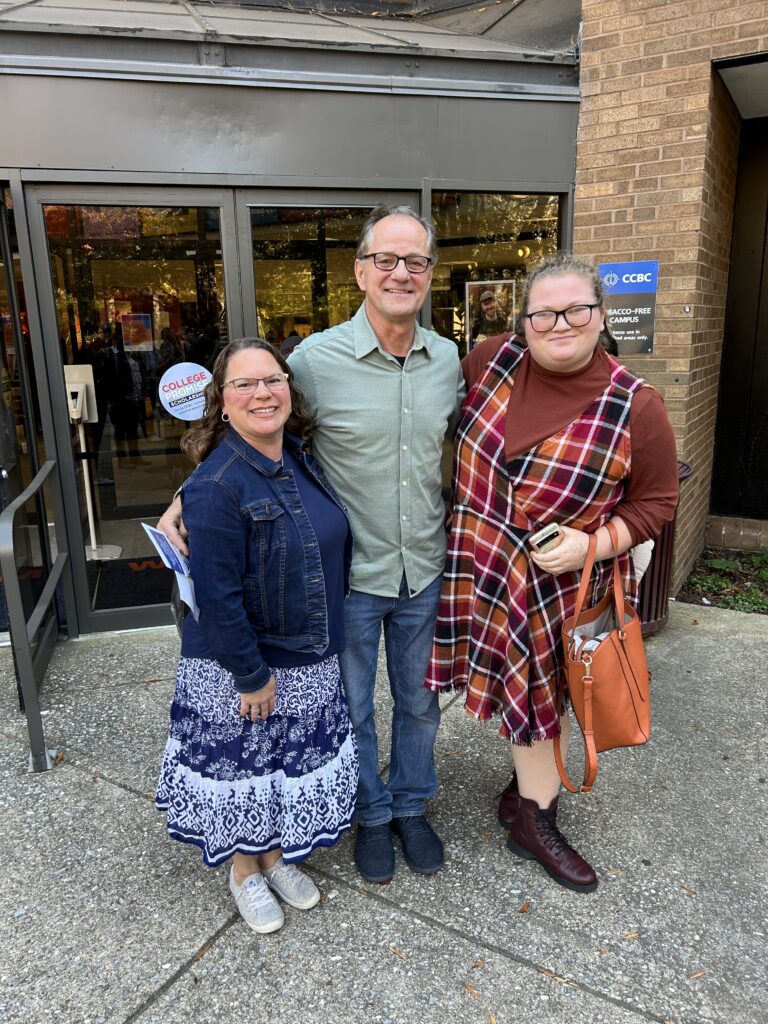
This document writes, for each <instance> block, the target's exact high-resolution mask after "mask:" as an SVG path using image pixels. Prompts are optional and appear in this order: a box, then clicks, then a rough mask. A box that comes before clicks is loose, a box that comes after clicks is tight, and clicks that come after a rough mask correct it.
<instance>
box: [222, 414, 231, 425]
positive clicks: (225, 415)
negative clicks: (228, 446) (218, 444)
mask: <svg viewBox="0 0 768 1024" xmlns="http://www.w3.org/2000/svg"><path fill="white" fill-rule="evenodd" d="M221 422H222V423H229V416H228V414H227V413H225V412H223V413H222V414H221Z"/></svg>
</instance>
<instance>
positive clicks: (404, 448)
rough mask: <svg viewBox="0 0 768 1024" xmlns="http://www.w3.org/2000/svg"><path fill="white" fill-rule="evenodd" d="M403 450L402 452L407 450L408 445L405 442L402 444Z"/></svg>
mask: <svg viewBox="0 0 768 1024" xmlns="http://www.w3.org/2000/svg"><path fill="white" fill-rule="evenodd" d="M403 451H404V452H407V451H408V445H407V444H404V445H403Z"/></svg>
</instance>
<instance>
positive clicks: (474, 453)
mask: <svg viewBox="0 0 768 1024" xmlns="http://www.w3.org/2000/svg"><path fill="white" fill-rule="evenodd" d="M520 322H521V323H522V325H523V330H524V332H525V338H524V339H523V338H520V337H517V336H515V337H512V338H509V339H508V340H505V339H504V338H503V337H502V338H489V339H488V340H487V341H485V342H484V343H482V344H481V345H478V346H477V347H476V348H474V349H473V350H472V352H471V353H470V354H469V355H468V356H467V357H466V358H465V360H464V363H463V368H464V372H465V376H466V381H467V387H468V394H467V399H466V401H465V403H464V407H463V411H462V412H463V416H462V421H461V423H460V424H459V428H458V431H457V435H456V456H455V464H454V479H453V521H452V530H451V537H450V540H449V543H448V560H447V566H446V576H445V581H444V584H443V591H442V595H441V601H440V609H439V612H438V617H437V628H436V634H435V645H434V650H433V654H432V663H431V665H430V670H429V674H428V676H427V684H428V685H429V686H430V687H431V688H432V689H434V690H438V691H440V690H448V689H450V688H451V687H458V688H460V689H463V690H466V694H467V697H466V708H467V711H468V712H469V713H470V714H471V715H472V716H473V717H475V718H477V719H479V720H481V721H489V720H490V719H491V718H492V717H493V716H494V715H496V716H498V718H499V724H500V732H501V734H502V736H504V737H505V738H506V739H507V740H508V741H509V743H510V748H511V753H512V761H513V764H514V769H515V775H514V776H513V778H512V781H511V782H510V784H509V785H508V786H507V788H506V790H505V791H504V794H503V795H502V799H501V803H500V805H499V811H498V815H499V818H500V820H501V821H502V823H503V824H504V825H505V826H506V827H507V828H508V829H509V837H508V846H509V848H510V849H511V850H512V851H513V852H514V853H515V854H517V855H518V856H521V857H524V858H526V859H528V860H535V861H538V862H539V863H540V864H541V865H542V867H543V868H544V869H545V871H547V873H548V874H549V875H550V877H552V878H553V879H554V880H555V881H556V882H558V883H559V884H560V885H563V886H565V887H566V888H569V889H572V890H574V891H576V892H591V891H592V890H593V889H595V888H596V886H597V875H596V873H595V871H594V870H593V868H592V867H591V866H590V864H588V863H587V861H586V860H585V859H584V858H583V857H582V856H581V855H580V854H579V853H578V852H577V851H576V850H575V849H573V847H571V846H570V845H569V844H568V843H567V842H566V840H565V838H564V837H563V835H562V834H561V833H560V831H559V830H558V827H557V810H558V799H559V797H558V793H559V789H560V776H559V773H558V770H557V766H556V763H555V757H554V745H555V744H556V743H559V744H560V748H561V751H562V753H563V758H565V753H566V750H567V747H568V737H569V733H570V725H569V718H568V714H567V709H566V708H564V707H561V706H559V703H558V698H557V694H558V687H559V684H561V683H562V682H564V678H563V676H564V672H565V667H564V658H563V651H562V642H561V641H562V636H561V634H562V627H563V622H564V620H565V619H566V618H567V617H568V616H569V615H571V614H572V613H573V610H574V605H575V601H576V593H577V591H578V586H579V581H580V570H581V568H582V566H583V565H584V560H585V556H586V553H587V548H588V545H589V536H590V534H593V535H594V536H595V539H596V542H597V559H598V560H597V561H596V562H595V569H594V575H593V578H592V581H591V583H592V588H591V594H590V602H589V603H590V604H593V603H595V601H596V600H597V599H598V598H599V597H602V595H603V594H604V593H605V591H606V588H607V587H608V584H609V582H610V577H611V571H612V565H613V556H614V550H613V545H612V540H611V536H610V532H609V530H608V529H607V528H606V523H608V522H610V523H611V524H612V526H613V527H615V529H616V531H617V534H618V550H617V551H616V554H618V555H619V556H620V565H621V567H622V570H623V572H624V575H625V588H626V592H627V595H628V597H629V599H630V600H631V601H632V602H633V603H634V602H635V601H636V586H635V576H634V573H633V567H632V562H631V559H630V556H629V553H628V552H629V549H630V547H632V545H633V544H636V543H637V542H638V541H642V540H644V539H646V538H648V537H652V536H654V535H656V534H657V533H658V531H659V529H660V528H661V526H662V525H663V524H664V523H665V522H666V521H668V520H670V519H671V518H672V516H673V515H674V511H675V506H676V504H677V495H678V480H677V457H676V451H675V439H674V435H673V433H672V428H671V427H670V424H669V420H668V419H667V415H666V412H665V411H664V404H663V402H662V400H661V397H660V396H659V395H658V393H657V392H656V391H654V390H653V388H650V387H648V386H647V385H646V384H645V382H644V381H642V380H640V379H638V378H637V377H635V376H634V375H633V374H631V373H630V372H629V371H628V370H627V369H625V367H623V366H621V365H620V364H619V363H617V362H616V361H615V360H614V359H612V358H611V357H610V356H608V354H607V353H606V352H605V351H604V349H603V347H602V345H601V344H600V336H601V333H602V332H603V331H604V329H605V307H604V303H603V295H602V290H601V285H600V279H599V276H598V274H597V272H596V271H595V269H594V268H593V267H591V266H590V265H589V264H586V263H583V262H581V261H579V260H577V259H575V258H574V257H571V256H568V255H565V254H560V253H559V254H556V255H555V256H552V257H548V258H547V259H546V260H545V261H544V262H543V263H542V264H541V265H540V266H539V267H537V268H536V269H535V270H533V271H532V273H531V274H530V275H529V276H528V278H527V280H526V284H525V290H524V293H523V309H522V315H521V317H520ZM526 343H527V344H526ZM478 467H480V468H478ZM552 523H556V524H558V525H559V526H560V529H561V533H562V536H561V539H560V540H559V542H557V543H556V544H555V545H553V546H552V548H551V549H550V550H546V551H541V552H537V551H536V550H535V549H534V548H533V547H531V546H530V545H529V538H530V537H531V534H532V533H534V532H536V531H538V530H539V529H540V528H542V527H544V526H546V525H549V524H552Z"/></svg>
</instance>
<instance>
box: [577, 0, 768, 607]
mask: <svg viewBox="0 0 768 1024" xmlns="http://www.w3.org/2000/svg"><path fill="white" fill-rule="evenodd" d="M582 17H583V20H584V29H583V50H582V61H581V93H582V100H581V113H580V117H579V130H578V142H577V152H576V191H575V203H574V250H575V251H576V252H579V253H581V254H582V255H587V256H589V257H591V258H593V259H595V260H600V261H606V262H608V261H611V260H640V259H658V260H659V293H658V298H657V305H656V333H655V338H654V350H653V353H652V354H651V355H649V356H633V357H628V358H627V360H626V362H627V365H628V366H629V367H630V368H631V369H632V370H633V371H634V372H636V373H638V374H640V375H641V376H643V377H644V378H645V379H646V380H648V381H649V383H651V384H653V385H654V386H656V387H658V388H659V390H660V391H661V393H662V394H663V395H664V398H665V401H666V405H667V410H668V412H669V416H670V420H671V421H672V425H673V427H674V430H675V435H676V437H677V443H678V454H679V457H680V458H681V459H684V460H685V461H687V462H690V463H691V464H692V465H693V466H694V468H695V474H694V476H693V477H692V478H691V479H690V480H689V481H688V482H687V483H686V484H684V485H683V491H682V501H681V506H680V510H679V513H678V529H677V540H676V544H675V564H674V570H673V580H672V589H673V592H675V591H676V589H677V588H678V587H679V586H680V584H681V583H682V581H683V579H684V578H685V576H686V575H687V572H688V570H689V569H690V566H691V564H692V562H693V561H694V560H695V558H696V555H697V554H698V552H699V551H700V549H701V546H702V545H703V542H704V533H705V529H706V518H707V514H708V512H709V491H710V480H711V471H712V451H713V447H714V426H715V412H716V404H717V387H718V375H719V368H720V352H721V348H722V339H723V319H724V314H725V299H726V290H727V283H728V266H729V253H730V242H731V228H732V215H733V202H734V189H735V181H736V167H737V158H738V145H739V129H740V117H739V114H738V112H737V111H736V108H735V107H734V105H733V102H732V101H731V98H730V96H729V95H728V92H727V90H726V89H725V87H724V86H723V84H722V82H721V80H720V78H719V76H718V75H717V73H716V72H715V71H713V68H712V61H713V60H717V59H722V58H725V57H735V56H743V55H746V54H751V53H756V52H760V51H768V2H762V3H747V2H738V0H685V2H680V3H675V2H669V0H583V2H582ZM686 307H689V311H686Z"/></svg>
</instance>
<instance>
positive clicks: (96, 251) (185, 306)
mask: <svg viewBox="0 0 768 1024" xmlns="http://www.w3.org/2000/svg"><path fill="white" fill-rule="evenodd" d="M44 214H45V225H46V232H47V236H48V246H49V254H50V264H51V273H52V277H53V285H54V297H55V303H56V321H57V328H58V337H57V339H50V338H49V339H46V343H47V344H48V345H51V344H57V343H58V346H59V348H60V351H61V355H62V359H63V361H64V363H65V364H75V363H79V364H87V365H90V366H91V367H92V369H93V378H94V389H95V393H96V405H97V411H98V419H97V422H96V423H93V424H91V425H90V426H88V427H87V449H86V452H85V453H82V452H80V450H79V446H78V444H77V435H76V432H75V431H74V430H73V434H72V439H73V448H74V452H75V459H76V463H77V464H78V465H80V464H81V463H82V460H83V459H87V460H88V466H89V473H88V476H89V478H90V487H91V495H92V501H93V506H94V510H95V518H96V520H97V530H96V534H97V550H98V553H97V555H96V557H95V558H93V557H91V558H90V560H89V562H88V574H89V582H90V587H91V602H92V606H93V607H94V608H114V607H124V606H127V605H143V604H154V603H161V602H163V603H164V602H165V601H167V600H168V597H169V594H170V588H171V574H170V573H169V572H168V571H167V570H165V569H164V568H163V567H162V563H160V561H159V559H157V558H156V557H155V554H154V549H153V548H152V547H151V545H150V544H149V541H148V540H147V538H146V536H145V535H144V531H143V530H142V529H141V526H140V523H141V520H142V519H147V518H153V517H156V516H158V515H159V514H160V513H161V512H162V510H163V509H164V508H165V506H166V504H167V502H168V496H169V494H171V493H172V492H173V490H174V489H175V488H176V487H177V486H178V485H179V484H180V483H181V482H182V480H184V478H185V477H186V476H187V475H188V473H189V469H190V466H189V463H188V462H187V460H186V459H185V458H184V457H183V456H182V454H181V452H180V449H179V440H180V438H181V435H182V434H183V433H184V431H185V429H186V428H187V426H188V424H187V423H186V422H184V421H181V420H178V419H176V418H174V417H173V416H172V415H170V414H169V413H168V412H167V411H166V410H165V409H164V408H163V406H162V403H161V402H160V396H159V390H158V389H159V383H160V380H161V378H162V376H163V374H164V373H165V372H166V371H167V370H168V369H170V368H171V367H173V366H174V365H176V364H178V363H180V362H184V361H189V362H194V363H199V364H201V365H202V366H205V367H206V368H207V369H210V368H211V367H212V365H213V362H214V360H215V358H216V356H217V354H218V352H219V351H220V350H221V348H222V347H223V345H225V344H226V342H227V338H228V332H227V322H226V311H225V305H224V294H225V293H224V274H223V266H222V253H221V233H220V224H219V210H218V208H215V207H170V206H167V207H165V206H164V207H141V206H84V205H78V206H74V205H50V206H46V207H45V208H44ZM85 486H86V481H85V478H84V475H83V474H81V475H80V479H79V488H80V501H81V519H82V521H83V530H84V538H83V539H84V543H86V542H87V541H88V527H87V524H86V518H85V504H86V503H85V497H84V495H85V492H84V488H85ZM108 548H111V549H113V550H112V551H108ZM86 550H87V553H88V554H89V555H92V554H93V552H92V551H90V549H88V548H87V549H86ZM114 550H116V551H117V552H119V554H117V555H115V554H114Z"/></svg>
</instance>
